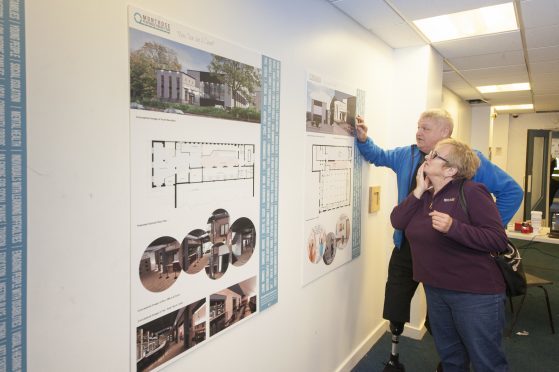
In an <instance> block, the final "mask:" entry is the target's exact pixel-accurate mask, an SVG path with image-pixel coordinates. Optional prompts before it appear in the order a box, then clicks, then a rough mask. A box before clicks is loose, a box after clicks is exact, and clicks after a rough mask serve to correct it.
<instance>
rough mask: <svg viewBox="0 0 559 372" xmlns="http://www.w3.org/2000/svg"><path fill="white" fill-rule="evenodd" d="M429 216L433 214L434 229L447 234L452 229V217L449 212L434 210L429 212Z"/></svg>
mask: <svg viewBox="0 0 559 372" xmlns="http://www.w3.org/2000/svg"><path fill="white" fill-rule="evenodd" d="M429 216H431V223H432V225H433V229H435V230H437V231H440V232H442V233H444V234H446V233H447V232H448V230H450V226H452V217H450V216H449V215H448V214H446V213H441V212H437V211H433V212H431V213H429Z"/></svg>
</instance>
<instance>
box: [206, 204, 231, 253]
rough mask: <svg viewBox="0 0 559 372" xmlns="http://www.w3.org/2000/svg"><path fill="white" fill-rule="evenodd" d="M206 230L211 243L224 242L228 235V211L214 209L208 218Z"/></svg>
mask: <svg viewBox="0 0 559 372" xmlns="http://www.w3.org/2000/svg"><path fill="white" fill-rule="evenodd" d="M207 230H208V232H209V234H210V241H211V242H212V243H213V244H217V243H225V242H226V241H227V236H228V235H229V212H227V211H226V210H225V209H216V210H215V211H214V212H213V213H212V215H211V216H210V218H208V228H207Z"/></svg>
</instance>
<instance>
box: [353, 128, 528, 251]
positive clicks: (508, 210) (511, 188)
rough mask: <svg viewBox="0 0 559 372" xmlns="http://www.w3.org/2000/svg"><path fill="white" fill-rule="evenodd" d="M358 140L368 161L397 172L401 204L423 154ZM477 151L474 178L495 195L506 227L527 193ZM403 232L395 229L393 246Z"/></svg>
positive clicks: (411, 149) (412, 148)
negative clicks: (478, 163) (477, 158)
mask: <svg viewBox="0 0 559 372" xmlns="http://www.w3.org/2000/svg"><path fill="white" fill-rule="evenodd" d="M355 142H356V143H357V148H358V149H359V151H360V152H361V155H363V157H364V158H365V159H366V160H367V161H368V162H370V163H372V164H374V165H376V166H380V167H388V168H390V169H392V170H393V171H394V172H396V178H397V182H398V204H400V203H401V202H402V201H403V200H404V199H405V198H406V197H407V196H408V194H409V193H410V187H411V183H412V178H413V173H414V170H415V168H416V167H417V165H418V164H419V160H420V159H421V158H422V157H423V154H422V153H421V151H419V148H418V147H417V145H411V146H403V147H396V148H395V149H391V150H384V149H382V148H380V147H379V146H377V145H376V144H375V143H374V142H373V141H372V140H371V138H370V137H368V138H367V141H365V142H359V141H358V140H357V139H356V140H355ZM475 152H476V154H477V155H478V157H479V160H480V161H481V162H480V165H479V168H478V170H477V173H476V175H475V176H474V178H473V179H472V180H473V181H476V182H479V183H483V184H484V185H485V187H487V189H488V190H489V192H490V193H492V194H493V195H494V196H495V198H496V203H497V209H498V210H499V215H500V216H501V220H502V222H503V225H504V226H506V224H507V223H508V222H509V221H510V219H511V218H512V217H513V216H514V214H515V213H516V211H517V210H518V208H519V207H520V203H522V198H523V197H524V192H523V191H522V188H521V187H520V185H518V183H516V181H515V180H513V179H512V177H511V176H509V175H508V174H507V173H506V172H504V171H503V170H502V169H501V168H499V167H498V166H496V165H495V164H493V163H491V162H490V161H489V159H487V158H486V157H485V156H484V155H483V154H482V153H481V152H479V151H477V150H475ZM403 235H404V234H403V231H401V230H395V231H394V245H395V246H396V247H398V248H400V246H401V245H402V238H403Z"/></svg>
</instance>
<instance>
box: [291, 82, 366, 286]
mask: <svg viewBox="0 0 559 372" xmlns="http://www.w3.org/2000/svg"><path fill="white" fill-rule="evenodd" d="M332 86H333V85H332V83H328V82H325V81H324V79H323V78H321V77H320V76H318V75H315V74H309V77H308V80H307V113H306V148H305V153H306V156H305V166H306V171H305V245H304V246H303V249H302V250H301V252H302V262H303V264H302V281H303V285H305V284H307V283H309V282H311V281H313V280H315V279H317V278H319V277H320V276H322V275H324V274H326V273H328V272H330V271H332V270H333V269H335V268H337V267H340V266H341V265H343V264H345V263H347V262H349V261H351V260H352V259H353V258H355V257H357V256H359V253H360V245H361V235H360V230H361V219H360V216H361V157H360V156H359V154H357V153H356V149H355V144H354V142H355V140H354V129H355V117H356V116H357V115H359V114H362V112H363V105H364V98H365V93H364V92H363V91H361V90H357V89H352V90H348V89H339V88H334V87H332Z"/></svg>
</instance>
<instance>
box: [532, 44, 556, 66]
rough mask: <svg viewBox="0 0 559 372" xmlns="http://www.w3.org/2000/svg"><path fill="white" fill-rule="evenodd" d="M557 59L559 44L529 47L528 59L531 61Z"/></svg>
mask: <svg viewBox="0 0 559 372" xmlns="http://www.w3.org/2000/svg"><path fill="white" fill-rule="evenodd" d="M555 59H559V46H550V47H543V48H533V49H528V60H529V61H530V63H533V62H544V61H552V60H555Z"/></svg>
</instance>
